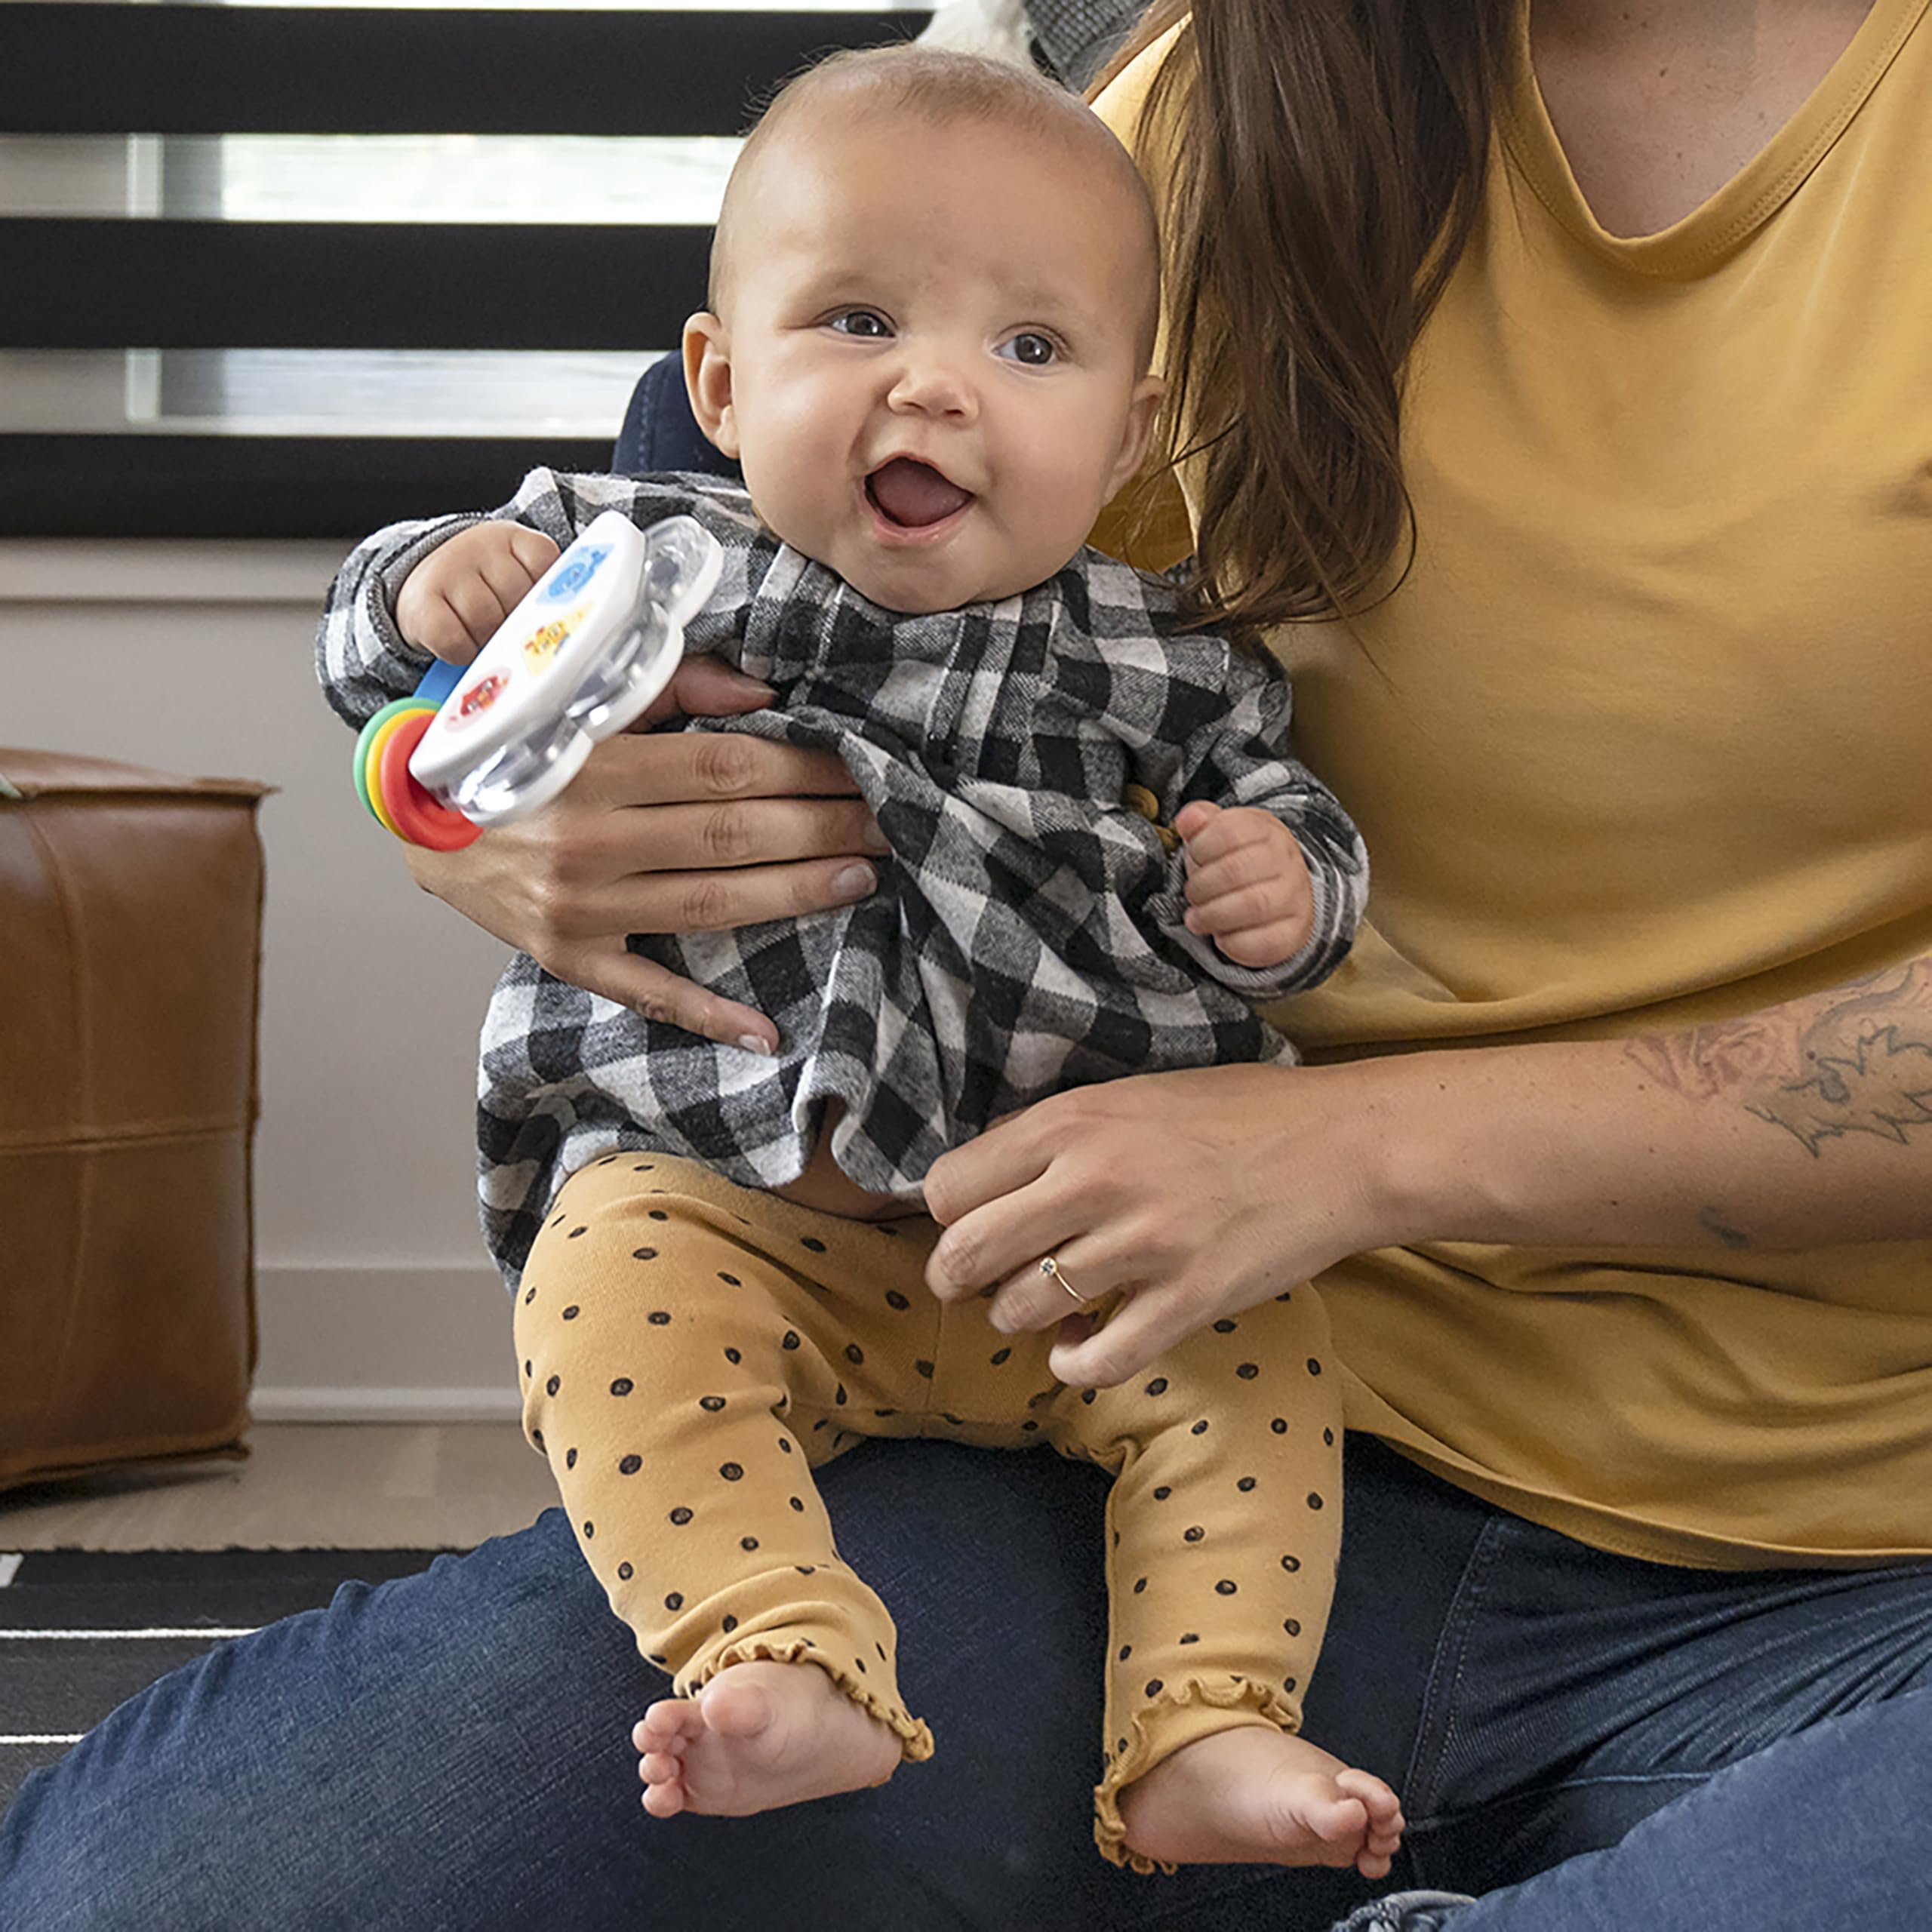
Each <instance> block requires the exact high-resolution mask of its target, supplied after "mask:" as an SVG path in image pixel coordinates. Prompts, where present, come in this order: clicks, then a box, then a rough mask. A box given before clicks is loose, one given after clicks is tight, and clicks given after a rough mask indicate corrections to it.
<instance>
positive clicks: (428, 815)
mask: <svg viewBox="0 0 1932 1932" xmlns="http://www.w3.org/2000/svg"><path fill="white" fill-rule="evenodd" d="M435 717H436V714H435V712H433V711H420V712H411V714H410V715H408V716H407V717H405V718H399V719H398V720H397V722H396V727H395V730H394V731H392V732H391V733H390V734H389V735H388V736H387V737H386V738H385V739H384V740H383V746H382V750H381V752H380V754H379V756H380V759H381V763H380V766H379V767H378V768H377V774H376V782H375V783H374V784H372V785H371V787H370V791H371V795H374V796H378V797H380V798H381V800H382V801H383V804H386V805H387V806H388V807H389V816H390V817H392V818H393V819H394V820H395V832H396V835H397V836H398V838H406V839H407V840H408V841H409V842H410V844H412V845H426V846H427V847H428V848H429V850H430V851H432V852H456V851H461V850H462V848H463V847H464V846H466V845H467V844H469V843H470V842H471V841H472V840H474V839H475V838H477V837H478V835H480V834H481V832H482V829H483V828H482V827H481V826H480V825H478V824H475V823H473V822H472V820H469V819H466V818H465V817H463V814H462V813H460V812H457V811H451V809H450V808H449V807H448V805H446V804H444V803H443V801H441V799H440V798H438V797H437V796H436V795H435V794H434V793H433V792H431V791H430V790H429V788H428V787H427V786H425V785H424V784H423V782H422V781H421V780H420V779H419V778H417V777H416V775H415V774H414V772H412V771H411V770H410V768H409V758H410V754H411V752H414V750H415V749H416V747H417V746H418V745H420V743H422V742H423V733H424V732H426V731H428V730H429V727H430V726H431V724H433V723H434V722H435Z"/></svg>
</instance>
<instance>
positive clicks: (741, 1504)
mask: <svg viewBox="0 0 1932 1932" xmlns="http://www.w3.org/2000/svg"><path fill="white" fill-rule="evenodd" d="M855 1242H856V1243H858V1244H862V1245H863V1244H867V1243H871V1244H876V1245H877V1246H878V1248H879V1249H880V1251H881V1252H880V1253H879V1254H878V1255H876V1256H869V1257H867V1258H868V1260H869V1261H870V1262H871V1263H873V1264H875V1268H876V1272H877V1273H878V1275H879V1276H881V1278H882V1284H883V1281H890V1280H891V1279H892V1278H894V1275H895V1274H896V1273H897V1272H906V1263H903V1262H901V1261H900V1256H901V1255H902V1254H904V1255H906V1257H908V1259H909V1260H910V1262H911V1263H912V1266H911V1271H910V1272H912V1274H913V1275H915V1276H916V1274H917V1259H918V1257H917V1254H916V1252H915V1244H909V1243H906V1242H903V1241H898V1240H895V1239H893V1238H888V1237H886V1236H883V1235H880V1234H878V1232H876V1231H875V1230H873V1229H868V1228H866V1227H864V1226H855V1225H853V1224H849V1223H838V1222H835V1221H832V1220H830V1219H829V1217H825V1216H822V1215H818V1214H813V1213H811V1212H810V1211H808V1210H804V1209H801V1208H798V1207H792V1206H789V1205H788V1204H786V1203H784V1202H782V1201H773V1200H771V1198H769V1197H768V1196H765V1195H758V1194H754V1193H750V1192H746V1190H744V1189H740V1188H737V1187H734V1186H732V1185H731V1183H729V1182H728V1181H725V1180H721V1179H720V1178H719V1177H718V1176H716V1175H715V1174H711V1173H710V1172H709V1171H707V1170H706V1169H703V1168H697V1167H694V1166H693V1165H691V1164H689V1163H686V1162H681V1161H673V1160H671V1159H669V1158H666V1157H663V1156H658V1155H642V1156H633V1155H621V1156H617V1157H614V1158H611V1159H610V1160H608V1161H601V1162H598V1163H597V1164H594V1165H592V1167H590V1168H586V1169H585V1170H584V1171H583V1172H582V1173H580V1174H577V1175H575V1176H574V1177H572V1178H571V1181H570V1182H569V1183H568V1185H567V1186H566V1187H565V1189H564V1191H563V1192H562V1193H561V1195H559V1196H558V1201H557V1205H556V1207H555V1210H554V1211H553V1212H552V1214H551V1215H550V1217H549V1221H548V1223H547V1224H546V1226H545V1228H544V1229H543V1232H542V1234H541V1235H540V1236H539V1237H538V1238H537V1242H536V1244H535V1245H534V1247H533V1249H532V1251H531V1257H530V1260H529V1263H528V1266H527V1267H526V1269H525V1274H524V1278H523V1283H522V1285H521V1288H520V1289H519V1291H518V1296H517V1302H516V1342H517V1352H518V1366H519V1369H520V1371H521V1377H522V1381H523V1386H524V1392H525V1399H524V1426H525V1433H526V1435H528V1436H529V1438H530V1439H531V1442H532V1443H533V1444H534V1445H535V1446H536V1447H537V1448H539V1449H540V1450H541V1451H543V1454H545V1455H546V1457H548V1458H549V1462H550V1466H551V1468H552V1471H553V1472H555V1475H556V1478H557V1484H558V1489H559V1491H561V1494H562V1497H563V1500H564V1503H565V1507H566V1509H568V1512H569V1513H570V1517H571V1524H572V1526H573V1527H574V1529H575V1531H576V1533H577V1541H578V1544H579V1546H580V1548H581V1549H582V1550H583V1553H584V1555H585V1558H586V1560H587V1561H589V1564H590V1566H591V1567H592V1570H593V1571H595V1573H596V1574H597V1577H598V1580H599V1581H600V1582H601V1583H602V1584H603V1586H604V1587H605V1592H606V1593H607V1595H608V1596H609V1598H610V1601H611V1607H612V1609H613V1610H614V1611H616V1612H617V1615H618V1616H619V1617H621V1618H622V1619H623V1620H624V1621H625V1622H626V1623H628V1624H629V1626H631V1628H632V1630H633V1631H634V1632H635V1633H636V1636H637V1640H638V1648H639V1650H640V1651H642V1652H643V1654H645V1657H647V1658H648V1660H650V1662H651V1663H654V1664H655V1665H657V1666H658V1667H659V1668H660V1669H663V1670H665V1671H666V1672H669V1673H670V1674H671V1675H672V1679H673V1683H674V1685H675V1688H676V1689H677V1690H678V1692H679V1694H680V1697H679V1698H678V1699H674V1700H666V1702H664V1703H660V1704H657V1705H655V1706H653V1707H652V1709H651V1710H650V1711H649V1712H648V1713H647V1714H646V1715H645V1718H644V1720H643V1721H642V1722H641V1724H639V1725H638V1727H637V1730H636V1733H635V1743H636V1744H637V1748H638V1752H639V1753H640V1755H641V1758H642V1759H643V1764H642V1767H641V1768H642V1771H643V1774H644V1776H645V1781H646V1783H648V1786H650V1789H649V1791H648V1792H647V1794H646V1795H645V1804H646V1807H647V1808H648V1809H649V1810H651V1811H653V1812H654V1814H657V1815H659V1816H669V1815H670V1814H672V1813H673V1812H675V1811H678V1810H703V1811H710V1812H718V1813H724V1814H734V1815H735V1814H745V1813H749V1812H752V1811H758V1810H768V1809H771V1808H772V1807H774V1806H776V1805H779V1804H792V1803H795V1802H797V1801H799V1800H800V1799H801V1798H812V1797H820V1796H823V1795H827V1794H829V1792H833V1791H839V1790H849V1789H854V1788H857V1786H861V1785H867V1784H876V1783H881V1782H882V1781H883V1780H884V1778H886V1777H888V1776H890V1775H891V1770H892V1769H893V1767H894V1765H896V1764H897V1763H898V1762H899V1761H900V1758H902V1757H910V1758H921V1757H924V1756H926V1755H929V1753H930V1752H931V1737H930V1735H929V1734H928V1732H927V1730H926V1728H925V1727H924V1725H923V1724H920V1723H918V1721H916V1720H915V1719H914V1718H912V1716H911V1715H909V1713H908V1712H907V1711H906V1708H905V1706H904V1704H903V1701H902V1700H901V1699H900V1695H899V1691H898V1686H897V1678H896V1673H895V1671H894V1664H893V1658H894V1651H895V1649H896V1644H895V1633H894V1629H893V1624H892V1620H891V1617H890V1616H889V1615H888V1614H887V1612H886V1611H885V1608H884V1605H883V1604H881V1603H880V1601H879V1600H878V1598H877V1597H876V1596H875V1595H873V1593H872V1591H871V1590H869V1589H868V1588H867V1587H866V1585H865V1584H864V1583H862V1582H861V1581H860V1580H859V1578H858V1577H856V1576H854V1574H852V1572H851V1571H850V1570H849V1569H848V1568H847V1567H845V1565H844V1564H842V1563H841V1561H839V1560H838V1553H837V1551H836V1549H835V1546H834V1544H833V1541H832V1531H831V1525H830V1524H829V1521H828V1520H827V1518H826V1513H825V1510H824V1508H823V1505H822V1504H821V1503H820V1500H819V1498H818V1494H817V1490H816V1488H815V1487H814V1484H813V1482H812V1480H811V1465H812V1464H813V1463H818V1462H823V1461H825V1460H828V1459H829V1457H831V1456H832V1455H833V1454H836V1453H837V1451H838V1448H839V1447H841V1446H843V1445H844V1444H845V1443H846V1442H847V1441H850V1440H851V1439H852V1435H853V1433H855V1432H848V1431H846V1430H845V1429H843V1428H842V1426H841V1425H843V1424H844V1422H845V1420H846V1418H847V1417H848V1415H856V1414H857V1411H858V1410H859V1409H860V1407H863V1410H864V1411H865V1414H866V1415H867V1416H868V1417H870V1416H871V1415H872V1413H873V1411H875V1409H877V1408H881V1407H894V1406H899V1405H901V1404H905V1403H906V1402H908V1401H916V1400H917V1399H918V1398H917V1396H916V1394H915V1392H914V1390H913V1389H912V1388H911V1387H909V1388H908V1389H900V1388H899V1387H898V1386H897V1382H896V1381H895V1380H894V1372H895V1371H894V1364H895V1363H896V1362H897V1361H900V1360H901V1359H903V1361H904V1363H905V1367H904V1371H903V1373H904V1377H905V1379H906V1381H907V1382H908V1383H909V1384H910V1383H912V1382H913V1371H912V1367H911V1361H912V1358H914V1357H916V1356H917V1355H919V1354H920V1353H921V1348H920V1347H919V1346H916V1345H915V1346H908V1347H907V1348H906V1349H905V1350H904V1351H903V1355H902V1354H901V1352H899V1351H895V1350H894V1349H886V1348H881V1347H878V1346H874V1347H873V1348H872V1349H869V1350H867V1349H860V1348H857V1347H856V1346H855V1345H854V1343H852V1342H851V1340H850V1339H849V1337H851V1334H853V1333H854V1332H855V1331H854V1329H853V1328H852V1327H849V1326H848V1324H847V1321H845V1319H844V1317H845V1316H847V1315H851V1314H853V1313H854V1312H855V1311H854V1310H853V1309H851V1307H850V1306H845V1305H842V1304H841V1301H840V1300H838V1299H837V1298H835V1297H834V1296H833V1295H832V1294H831V1292H830V1291H829V1290H828V1289H827V1288H826V1287H825V1286H824V1285H823V1277H824V1275H826V1272H828V1271H827V1270H826V1269H825V1268H824V1267H823V1266H820V1261H821V1260H822V1259H823V1260H824V1261H827V1262H829V1261H832V1260H834V1259H835V1257H834V1255H833V1254H831V1253H829V1250H830V1249H833V1248H837V1249H842V1248H844V1247H846V1246H848V1245H850V1244H853V1243H855ZM895 1264H897V1266H895ZM898 1300H900V1302H902V1303H906V1304H907V1307H906V1315H907V1317H908V1318H910V1319H912V1320H915V1321H916V1320H917V1319H918V1315H917V1314H916V1313H915V1309H917V1307H918V1304H913V1303H911V1300H910V1297H909V1295H901V1296H900V1297H898ZM884 1306H885V1305H884V1302H883V1300H882V1299H881V1310H883V1309H884ZM925 1306H927V1307H928V1308H929V1309H930V1308H934V1306H935V1305H934V1304H932V1303H931V1301H930V1298H929V1297H928V1298H926V1302H925ZM932 1318H933V1319H934V1320H935V1321H936V1318H937V1317H936V1313H935V1314H934V1315H933V1317H932ZM908 1339H909V1341H912V1340H913V1338H911V1337H909V1338H908ZM854 1356H856V1357H857V1361H856V1362H855V1361H854V1360H853V1359H852V1358H853V1357H854ZM868 1363H869V1364H872V1365H871V1366H869V1367H868V1366H866V1364H868ZM862 1371H863V1375H862ZM833 1417H836V1418H837V1420H836V1422H834V1421H833V1420H832V1418H833ZM560 1667H562V1668H568V1663H567V1660H560Z"/></svg>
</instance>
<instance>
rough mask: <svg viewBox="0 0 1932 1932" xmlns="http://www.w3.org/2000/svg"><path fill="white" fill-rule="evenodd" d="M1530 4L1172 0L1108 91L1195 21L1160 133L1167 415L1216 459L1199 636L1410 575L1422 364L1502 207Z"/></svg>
mask: <svg viewBox="0 0 1932 1932" xmlns="http://www.w3.org/2000/svg"><path fill="white" fill-rule="evenodd" d="M1516 4H1517V0H1155V4H1154V5H1152V7H1151V8H1149V11H1148V12H1147V13H1146V14H1145V15H1143V17H1142V19H1141V21H1140V25H1139V26H1137V29H1135V31H1134V33H1133V34H1132V35H1130V37H1129V38H1128V44H1127V45H1125V46H1124V48H1122V49H1121V52H1120V53H1119V54H1118V55H1116V56H1115V59H1114V60H1113V61H1112V63H1111V64H1110V66H1109V68H1108V69H1107V71H1106V73H1105V74H1103V75H1102V76H1101V77H1100V80H1099V81H1097V82H1096V83H1095V85H1094V91H1098V89H1099V88H1100V87H1102V86H1104V85H1106V82H1107V81H1109V79H1111V78H1112V77H1113V75H1115V74H1117V73H1118V72H1120V70H1121V69H1122V68H1123V67H1124V66H1126V65H1127V64H1128V62H1130V61H1131V60H1133V59H1134V57H1135V56H1136V55H1137V54H1139V53H1140V51H1142V50H1143V48H1146V47H1148V46H1149V45H1152V43H1153V42H1155V41H1156V40H1157V39H1158V38H1160V36H1161V35H1162V34H1164V33H1165V32H1167V31H1168V29H1169V28H1171V27H1172V26H1174V24H1175V23H1177V21H1180V22H1184V24H1183V26H1182V28H1181V31H1180V36H1179V38H1178V41H1177V45H1176V46H1175V48H1174V51H1173V54H1172V56H1171V57H1170V58H1169V59H1168V60H1166V61H1165V62H1164V63H1163V65H1162V67H1161V72H1160V73H1159V75H1158V77H1157V78H1156V79H1155V83H1154V86H1153V89H1152V93H1151V94H1149V97H1148V100H1147V104H1146V108H1145V109H1144V110H1143V115H1142V119H1141V124H1140V125H1141V130H1142V135H1143V142H1152V143H1155V146H1153V147H1152V149H1150V151H1151V152H1158V153H1159V154H1160V155H1162V156H1163V158H1164V159H1168V158H1171V163H1172V169H1173V172H1172V175H1171V180H1170V181H1169V183H1168V188H1167V200H1166V205H1164V207H1163V208H1162V209H1161V223H1162V229H1163V235H1164V251H1165V257H1166V274H1165V281H1166V287H1167V296H1166V302H1167V314H1166V322H1167V328H1168V346H1167V353H1166V358H1165V366H1166V371H1167V374H1168V385H1169V386H1168V405H1167V408H1166V411H1165V412H1164V417H1165V421H1166V423H1167V425H1168V454H1169V455H1170V457H1171V459H1172V460H1174V462H1177V463H1180V462H1195V461H1197V460H1198V473H1199V479H1200V488H1201V500H1200V504H1199V510H1200V515H1199V517H1198V555H1197V561H1196V569H1195V577H1194V580H1193V581H1192V584H1191V585H1190V586H1189V592H1188V594H1187V601H1186V609H1187V611H1188V614H1189V617H1191V618H1192V620H1195V621H1197V622H1199V623H1217V624H1220V625H1221V626H1224V627H1225V628H1226V629H1229V630H1230V631H1232V632H1234V633H1235V635H1238V636H1242V637H1244V638H1254V637H1255V636H1256V635H1258V634H1259V633H1260V632H1261V631H1263V630H1265V629H1267V628H1269V627H1270V626H1274V625H1276V624H1280V623H1290V622H1294V621H1295V620H1300V619H1306V618H1309V617H1323V616H1327V615H1329V614H1333V613H1334V612H1336V611H1346V610H1348V609H1349V608H1355V607H1358V606H1359V605H1361V604H1362V603H1363V602H1364V601H1367V600H1368V599H1370V598H1372V597H1373V596H1374V595H1375V594H1376V593H1377V592H1378V590H1381V589H1386V586H1387V585H1388V583H1389V581H1390V574H1391V569H1392V566H1393V565H1395V563H1396V560H1397V558H1398V556H1399V555H1401V553H1403V552H1404V550H1405V549H1406V547H1407V543H1408V542H1409V540H1410V539H1411V536H1412V534H1413V524H1412V512H1411V508H1410V504H1409V500H1408V496H1407V491H1406V490H1405V489H1404V486H1403V481H1402V473H1401V447H1400V426H1401V396H1402V375H1403V370H1404V365H1406V363H1407V359H1408V355H1409V351H1410V349H1411V347H1412V346H1414V342H1415V340H1416V337H1417V334H1418V333H1419V332H1420V329H1421V328H1422V325H1423V322H1424V321H1426V319H1427V318H1428V316H1429V312H1430V310H1431V309H1432V308H1433V307H1434V306H1435V303H1436V302H1437V300H1438V299H1439V298H1440V297H1441V293H1442V291H1443V288H1444V285H1445V284H1446V283H1447V280H1448V278H1449V275H1450V272H1451V270H1452V269H1454V266H1455V265H1456V262H1457V258H1458V257H1459V256H1460V254H1461V252H1462V250H1463V245H1464V244H1465V242H1466V241H1467V239H1468V238H1469V232H1470V229H1471V227H1472V225H1473V223H1474V221H1475V216H1476V213H1477V211H1478V208H1479V207H1480V206H1481V198H1482V191H1483V183H1484V175H1485V173H1486V170H1487V162H1488V156H1489V145H1490V128H1491V117H1492V115H1493V112H1494V103H1495V99H1496V95H1497V90H1498V87H1499V85H1500V80H1499V77H1500V73H1501V70H1502V66H1503V54H1504V51H1505V49H1506V46H1507V44H1508V35H1509V30H1510V26H1511V23H1512V18H1513V15H1514V11H1515V5H1516ZM1157 130H1158V132H1157ZM1403 561H1404V562H1405V561H1406V558H1405V557H1404V558H1403Z"/></svg>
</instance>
